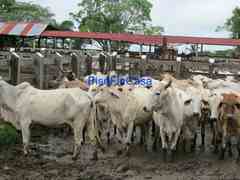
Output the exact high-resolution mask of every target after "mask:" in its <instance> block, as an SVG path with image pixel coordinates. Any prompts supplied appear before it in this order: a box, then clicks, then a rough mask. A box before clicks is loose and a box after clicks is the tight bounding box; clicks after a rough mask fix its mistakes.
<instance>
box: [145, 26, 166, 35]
mask: <svg viewBox="0 0 240 180" xmlns="http://www.w3.org/2000/svg"><path fill="white" fill-rule="evenodd" d="M162 32H164V28H163V27H161V26H152V25H149V26H147V27H145V28H144V34H145V35H161V34H162Z"/></svg>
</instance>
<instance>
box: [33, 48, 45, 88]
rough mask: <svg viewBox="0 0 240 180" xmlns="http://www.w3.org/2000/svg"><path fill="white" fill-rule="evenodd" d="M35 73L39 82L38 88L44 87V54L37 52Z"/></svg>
mask: <svg viewBox="0 0 240 180" xmlns="http://www.w3.org/2000/svg"><path fill="white" fill-rule="evenodd" d="M33 64H34V73H35V79H36V83H37V88H39V89H43V87H44V86H43V85H44V64H45V63H44V56H43V55H42V54H41V53H40V52H37V53H36V55H35V57H34V63H33Z"/></svg>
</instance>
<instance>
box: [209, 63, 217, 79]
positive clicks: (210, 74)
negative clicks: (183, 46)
mask: <svg viewBox="0 0 240 180" xmlns="http://www.w3.org/2000/svg"><path fill="white" fill-rule="evenodd" d="M208 62H209V77H210V78H213V70H214V63H215V59H212V58H210V59H209V61H208Z"/></svg>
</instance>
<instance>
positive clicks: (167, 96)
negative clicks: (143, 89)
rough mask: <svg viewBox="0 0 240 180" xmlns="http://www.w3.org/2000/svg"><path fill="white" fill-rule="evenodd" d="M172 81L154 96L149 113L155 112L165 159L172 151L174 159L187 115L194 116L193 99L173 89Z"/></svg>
mask: <svg viewBox="0 0 240 180" xmlns="http://www.w3.org/2000/svg"><path fill="white" fill-rule="evenodd" d="M171 83H172V81H170V82H169V83H168V84H167V85H166V86H164V87H163V88H162V89H160V90H159V91H157V90H155V92H154V93H153V95H152V99H151V104H150V106H148V107H146V108H145V110H147V111H150V112H151V111H154V113H153V119H154V121H155V123H156V125H157V126H158V127H159V128H160V137H161V141H162V148H163V151H164V158H166V152H167V150H168V149H170V150H171V154H172V158H173V155H174V152H175V151H176V145H177V142H178V139H179V136H180V133H181V130H182V127H183V125H184V118H186V115H188V114H192V106H189V105H190V104H191V98H190V97H189V96H188V95H187V94H186V93H185V92H184V91H182V90H180V89H178V88H176V87H173V86H172V84H171Z"/></svg>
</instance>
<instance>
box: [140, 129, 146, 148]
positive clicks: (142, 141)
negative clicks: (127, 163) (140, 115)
mask: <svg viewBox="0 0 240 180" xmlns="http://www.w3.org/2000/svg"><path fill="white" fill-rule="evenodd" d="M140 127H141V134H140V145H144V143H145V136H146V131H145V126H144V125H142V126H140Z"/></svg>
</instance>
